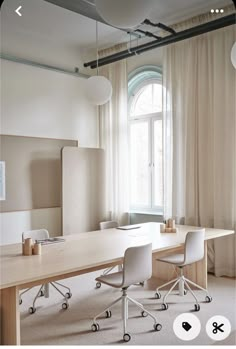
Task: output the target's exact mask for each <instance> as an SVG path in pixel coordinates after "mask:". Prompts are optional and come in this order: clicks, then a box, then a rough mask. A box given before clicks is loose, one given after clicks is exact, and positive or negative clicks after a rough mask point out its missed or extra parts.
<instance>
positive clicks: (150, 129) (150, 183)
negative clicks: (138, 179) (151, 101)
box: [149, 118, 153, 208]
mask: <svg viewBox="0 0 236 349" xmlns="http://www.w3.org/2000/svg"><path fill="white" fill-rule="evenodd" d="M149 157H150V177H149V178H150V182H149V191H150V208H152V207H153V126H152V118H150V119H149Z"/></svg>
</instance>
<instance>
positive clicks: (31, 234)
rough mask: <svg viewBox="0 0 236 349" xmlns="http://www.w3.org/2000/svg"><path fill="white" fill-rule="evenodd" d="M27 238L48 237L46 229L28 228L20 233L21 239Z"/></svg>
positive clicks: (38, 238)
mask: <svg viewBox="0 0 236 349" xmlns="http://www.w3.org/2000/svg"><path fill="white" fill-rule="evenodd" d="M27 238H31V239H32V240H43V239H48V238H49V233H48V231H47V230H46V229H37V230H29V231H25V232H23V233H22V241H24V240H25V239H27Z"/></svg>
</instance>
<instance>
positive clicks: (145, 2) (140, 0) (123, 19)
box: [95, 0, 154, 29]
mask: <svg viewBox="0 0 236 349" xmlns="http://www.w3.org/2000/svg"><path fill="white" fill-rule="evenodd" d="M153 3H154V0H95V5H96V9H97V12H98V13H99V15H100V16H101V17H102V18H103V19H104V20H105V22H107V23H108V24H110V25H112V26H114V27H117V28H124V29H128V28H134V27H136V26H137V25H139V24H140V23H142V22H143V21H144V19H145V18H147V16H148V15H149V14H150V12H151V10H152V5H153Z"/></svg>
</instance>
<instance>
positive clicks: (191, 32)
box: [84, 14, 236, 69]
mask: <svg viewBox="0 0 236 349" xmlns="http://www.w3.org/2000/svg"><path fill="white" fill-rule="evenodd" d="M235 23H236V18H235V14H230V15H228V16H224V17H222V18H219V19H216V20H214V21H211V22H208V23H204V24H200V25H198V26H196V27H193V28H189V29H185V30H183V31H180V32H177V33H176V34H172V35H168V36H166V37H164V38H162V39H160V40H159V39H158V40H154V41H151V42H149V43H146V44H143V45H140V46H136V47H132V48H130V49H129V50H124V51H121V52H118V53H115V54H113V55H110V56H107V57H104V58H100V59H99V60H98V66H99V67H101V66H103V65H106V64H110V63H114V62H117V61H120V60H122V59H125V58H128V57H132V56H134V55H136V54H140V53H143V52H146V51H149V50H153V49H155V48H158V47H161V46H165V45H169V44H172V43H175V42H178V41H182V40H185V39H189V38H192V37H194V36H197V35H201V34H205V33H208V32H211V31H213V30H217V29H220V28H224V27H227V26H230V25H233V24H235ZM84 67H90V68H91V69H94V68H96V67H97V61H96V60H94V61H91V62H88V63H84Z"/></svg>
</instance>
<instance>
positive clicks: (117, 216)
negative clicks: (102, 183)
mask: <svg viewBox="0 0 236 349" xmlns="http://www.w3.org/2000/svg"><path fill="white" fill-rule="evenodd" d="M125 48H126V45H123V44H121V45H116V46H114V47H112V48H109V49H106V50H103V51H100V52H99V57H102V56H108V55H110V54H113V53H116V52H118V51H121V50H123V49H125ZM99 75H104V76H106V77H107V78H108V79H109V80H110V81H111V83H112V88H113V94H112V99H111V101H110V102H108V103H106V104H105V105H104V106H101V107H100V108H99V123H100V130H99V131H100V147H102V148H104V149H105V157H106V212H107V219H112V220H117V221H118V222H119V224H120V225H125V224H128V223H129V222H128V219H129V216H128V211H129V176H128V118H127V88H128V83H127V70H126V60H122V61H119V62H116V63H113V64H109V65H106V66H104V67H101V68H99Z"/></svg>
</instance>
